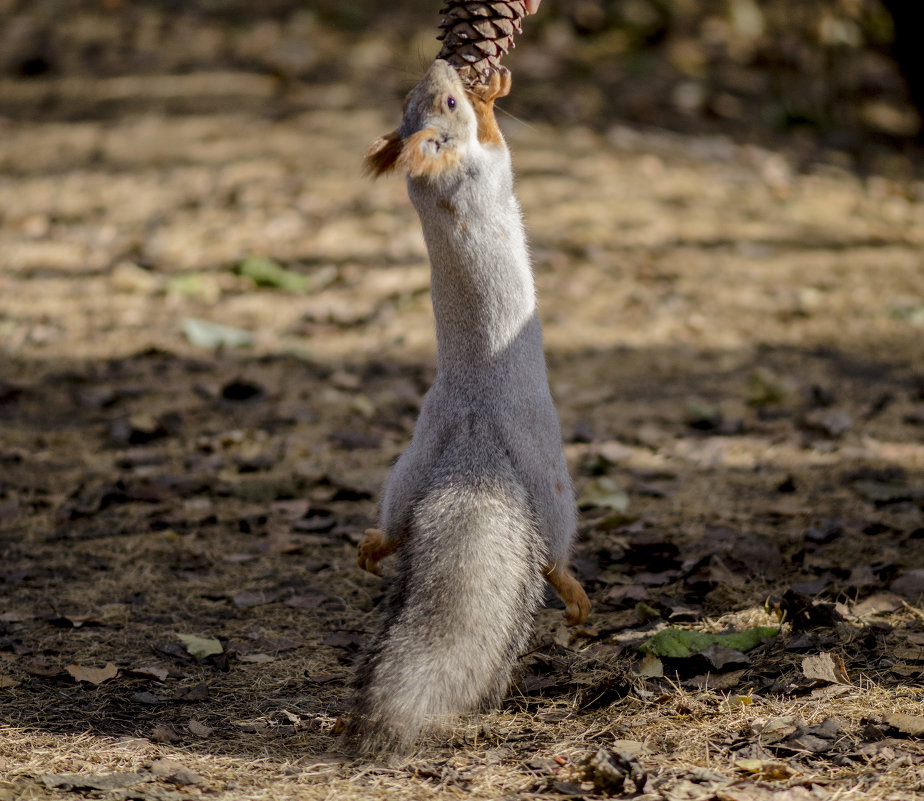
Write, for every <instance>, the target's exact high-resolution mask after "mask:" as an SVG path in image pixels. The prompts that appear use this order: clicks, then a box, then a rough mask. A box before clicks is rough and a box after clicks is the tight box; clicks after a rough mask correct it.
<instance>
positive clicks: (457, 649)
mask: <svg viewBox="0 0 924 801" xmlns="http://www.w3.org/2000/svg"><path fill="white" fill-rule="evenodd" d="M510 84H511V79H510V73H509V71H508V70H506V69H504V68H501V69H500V70H497V71H495V72H493V73H492V74H491V75H490V78H489V79H488V80H487V82H486V83H484V84H479V85H476V86H474V87H469V88H466V87H464V86H463V84H462V82H461V80H460V78H459V76H458V75H457V74H456V71H455V70H454V69H453V68H452V67H451V66H450V65H449V63H447V62H446V61H442V60H437V61H435V62H434V63H433V65H432V66H431V67H430V68H429V69H428V70H427V72H426V74H425V75H424V76H423V78H422V79H421V80H420V82H419V83H418V84H417V85H416V86H415V87H414V88H413V89H412V90H411V92H410V94H409V95H408V97H407V99H406V101H405V104H404V113H403V120H402V122H401V125H400V126H399V127H398V128H397V129H396V130H395V131H392V132H391V133H389V134H387V135H385V136H384V137H381V138H379V139H378V140H376V141H375V142H374V143H373V144H372V146H371V147H370V148H369V150H368V151H367V153H366V156H365V166H366V170H367V171H368V172H369V173H371V174H372V176H374V177H377V176H380V175H383V174H385V173H388V172H390V171H392V170H402V171H404V172H406V173H407V186H408V192H409V195H410V198H411V201H412V203H413V205H414V207H415V209H416V211H417V214H418V216H419V217H420V221H421V224H422V227H423V233H424V239H425V240H426V245H427V250H428V253H429V257H430V266H431V296H432V301H433V311H434V317H435V320H436V334H437V373H436V378H435V380H434V383H433V385H432V387H431V388H430V390H429V391H428V392H427V394H426V397H425V399H424V402H423V405H422V408H421V411H420V416H419V418H418V420H417V423H416V425H415V427H414V433H413V436H412V440H411V443H410V445H409V446H408V448H407V450H405V451H404V453H403V454H402V455H401V457H400V458H399V459H398V461H397V462H396V464H395V465H394V467H393V469H392V471H391V473H390V474H389V477H388V479H387V481H386V483H385V487H384V491H383V496H382V499H381V508H380V513H379V517H380V521H379V524H380V526H381V527H380V528H378V529H369V530H367V531H366V536H365V539H364V540H363V541H362V542H361V543H360V546H359V556H358V561H359V566H360V567H361V568H363V569H365V570H367V571H369V572H371V573H374V574H376V575H378V573H379V569H378V563H379V560H381V559H383V558H384V557H386V556H388V555H389V554H392V553H395V552H397V554H398V566H397V575H396V577H395V579H394V580H393V582H392V584H391V587H390V589H389V592H388V594H387V596H386V600H385V602H384V610H385V614H384V616H383V621H382V625H381V629H380V630H379V632H378V634H377V635H376V637H375V639H374V640H373V641H372V644H371V646H370V647H369V648H368V650H367V652H366V653H365V654H364V656H362V657H361V659H360V662H359V667H358V669H357V672H356V678H355V680H354V692H355V699H354V705H353V713H352V715H351V717H350V722H349V723H348V724H347V727H346V735H347V740H348V741H350V742H351V743H352V747H353V748H355V749H357V750H359V751H360V752H362V753H381V752H385V751H393V752H401V751H405V752H406V751H408V750H410V749H411V748H412V747H413V746H414V745H415V744H416V742H417V740H418V739H419V737H420V736H421V735H422V734H424V733H428V732H431V731H433V730H435V729H437V728H440V727H442V726H445V725H446V723H447V722H448V721H450V720H451V719H453V718H454V717H456V716H458V715H460V714H464V713H469V712H475V711H478V710H479V709H482V708H485V707H488V706H491V705H495V704H496V703H497V702H498V701H499V700H500V698H501V697H502V695H503V693H504V692H505V691H506V689H507V686H508V683H509V681H510V674H511V670H512V668H513V666H514V664H515V662H516V659H517V658H518V657H519V656H520V654H521V653H522V652H523V651H524V650H525V649H526V646H527V644H528V641H529V637H530V636H531V631H532V623H533V617H534V614H535V612H536V610H537V608H538V607H539V605H540V603H541V601H542V598H543V594H544V585H545V582H548V583H549V584H551V586H552V587H554V588H555V590H556V591H557V592H558V594H559V595H560V597H561V598H562V600H563V601H564V603H565V607H566V617H567V621H568V623H569V624H571V625H578V624H580V623H581V622H583V621H584V619H585V618H586V617H587V614H588V612H589V610H590V601H589V600H588V598H587V595H586V593H585V592H584V589H583V588H582V587H581V585H580V583H579V582H578V581H577V579H575V578H574V576H573V575H572V574H571V573H570V572H569V570H568V561H569V556H570V551H571V545H572V541H573V539H574V536H575V530H576V526H577V504H576V501H575V496H574V490H573V486H572V483H571V479H570V477H569V475H568V468H567V465H566V462H565V457H564V453H563V451H562V444H561V429H560V425H559V421H558V415H557V413H556V410H555V406H554V404H553V401H552V396H551V392H550V390H549V384H548V378H547V376H546V365H545V357H544V354H543V348H542V330H541V328H540V324H539V319H538V317H537V315H536V299H535V289H534V286H533V275H532V267H531V264H530V258H529V253H528V250H527V245H526V237H525V233H524V229H523V223H522V219H521V213H520V207H519V203H518V201H517V199H516V196H515V194H514V189H513V171H512V167H511V161H510V152H509V150H508V149H507V146H506V143H505V142H504V138H503V136H502V135H501V132H500V128H499V127H498V125H497V121H496V119H495V116H494V100H495V99H496V98H498V97H503V96H504V95H506V94H508V93H509V91H510Z"/></svg>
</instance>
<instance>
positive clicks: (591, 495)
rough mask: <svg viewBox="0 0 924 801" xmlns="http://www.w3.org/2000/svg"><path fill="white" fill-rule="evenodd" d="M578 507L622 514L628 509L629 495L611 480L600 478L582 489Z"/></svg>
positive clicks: (605, 477) (604, 477) (606, 477)
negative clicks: (608, 510) (610, 510)
mask: <svg viewBox="0 0 924 801" xmlns="http://www.w3.org/2000/svg"><path fill="white" fill-rule="evenodd" d="M578 506H579V507H580V508H581V509H591V508H598V509H613V510H615V511H617V512H624V511H626V509H628V508H629V494H628V493H627V492H626V491H625V489H623V488H622V487H620V486H619V484H617V483H616V482H615V481H614V480H613V479H612V478H609V477H608V476H601V477H600V478H597V479H594V480H593V481H591V482H590V483H588V484H587V485H586V486H585V487H584V489H583V490H582V491H581V494H580V496H579V497H578Z"/></svg>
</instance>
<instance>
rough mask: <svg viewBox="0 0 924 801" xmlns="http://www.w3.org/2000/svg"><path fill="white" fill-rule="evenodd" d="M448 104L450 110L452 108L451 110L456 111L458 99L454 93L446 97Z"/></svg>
mask: <svg viewBox="0 0 924 801" xmlns="http://www.w3.org/2000/svg"><path fill="white" fill-rule="evenodd" d="M446 105H447V106H448V107H449V110H450V111H455V108H456V99H455V98H454V97H453V96H452V95H449V96H448V97H447V98H446Z"/></svg>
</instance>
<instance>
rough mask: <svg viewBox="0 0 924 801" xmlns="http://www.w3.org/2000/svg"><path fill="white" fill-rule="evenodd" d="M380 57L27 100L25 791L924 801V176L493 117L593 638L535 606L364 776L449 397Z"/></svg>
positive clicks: (3, 704) (0, 324)
mask: <svg viewBox="0 0 924 801" xmlns="http://www.w3.org/2000/svg"><path fill="white" fill-rule="evenodd" d="M363 52H365V51H362V52H359V53H358V55H357V56H356V63H359V64H367V72H366V73H365V75H366V83H362V82H356V81H355V80H353V77H351V76H349V75H348V76H346V77H343V76H340V77H339V78H338V79H337V80H330V81H327V82H323V81H318V82H315V83H310V82H307V83H297V84H295V85H293V86H290V87H289V88H288V89H286V90H285V91H282V92H281V91H280V88H279V83H278V81H277V80H275V79H271V78H269V77H267V76H265V75H263V74H259V73H256V72H253V73H242V72H240V71H236V72H234V71H228V70H224V69H215V70H211V71H207V70H195V71H190V72H188V73H184V74H180V73H176V74H173V73H171V74H162V73H157V74H140V73H137V74H131V75H128V76H112V77H105V76H103V77H99V76H97V78H94V79H93V80H92V81H91V80H90V79H85V78H82V77H74V78H67V77H63V78H55V77H53V78H50V79H48V80H41V81H36V80H29V79H26V78H4V79H2V81H0V84H2V86H0V97H3V98H5V100H4V101H3V102H4V103H6V105H5V106H4V107H3V108H4V109H5V114H6V116H4V117H3V118H2V119H0V133H2V135H0V261H2V264H0V557H2V562H0V799H2V800H3V801H6V799H39V798H42V799H44V798H52V799H73V798H75V797H88V798H105V799H151V800H152V801H154V799H193V798H201V797H208V798H215V799H260V798H299V799H331V798H337V799H339V798H386V797H387V798H407V799H425V798H447V797H452V798H462V797H471V798H514V797H515V798H530V799H532V798H535V799H540V798H541V799H553V798H569V797H570V798H577V797H587V798H593V797H600V796H604V795H616V796H619V795H621V794H631V793H632V792H633V791H637V792H638V793H640V795H639V796H638V797H641V798H646V799H649V798H650V799H703V800H705V799H722V801H751V800H752V799H757V800H762V799H777V801H783V800H784V799H797V800H798V799H835V798H836V799H843V800H845V801H850V800H851V799H861V798H888V799H894V801H906V800H907V799H914V798H922V797H924V744H922V740H921V737H922V734H924V725H922V723H924V680H922V670H924V611H922V609H924V605H922V604H924V347H922V342H924V264H922V254H924V182H922V181H921V180H919V179H918V178H916V177H915V176H914V175H913V174H911V175H909V174H908V172H907V171H906V170H903V171H901V174H900V175H889V174H884V173H882V172H873V173H871V174H867V175H865V176H863V177H860V176H858V175H857V174H856V173H854V172H852V171H850V170H848V169H846V168H845V167H841V166H837V165H836V163H835V164H832V163H827V164H822V163H816V164H814V166H809V167H804V165H799V164H796V163H795V162H794V158H793V156H792V153H791V151H790V150H788V149H787V145H786V143H785V142H781V143H780V146H779V147H776V148H774V147H764V146H761V147H758V146H755V145H752V144H743V143H735V141H733V140H731V139H728V138H724V137H718V136H707V135H703V134H696V135H690V134H681V133H668V132H664V131H661V132H652V131H650V130H642V129H639V128H634V127H630V126H627V125H618V124H614V125H609V126H607V127H606V128H605V130H591V129H590V128H583V127H577V126H568V127H555V126H551V125H548V124H544V123H542V122H541V121H538V120H535V119H530V120H520V119H513V118H508V119H505V121H504V129H505V133H506V135H507V137H508V141H509V144H510V146H511V149H512V151H513V153H514V161H515V166H516V170H517V174H518V181H519V183H518V188H519V195H520V198H521V201H522V205H523V209H524V214H525V218H526V222H527V227H528V230H529V234H530V239H531V245H532V250H533V255H534V262H535V272H536V280H537V287H538V293H539V298H540V314H541V318H542V321H543V324H544V328H545V336H546V344H547V354H548V365H549V374H550V381H551V384H552V389H553V393H554V395H555V397H556V400H557V403H558V407H559V411H560V415H561V419H562V424H563V430H564V432H565V440H566V445H565V449H566V454H567V456H568V459H569V463H570V465H571V469H572V475H573V476H574V480H575V484H576V486H577V489H578V492H579V493H580V494H581V497H582V506H583V513H582V515H583V516H582V526H581V530H582V538H581V541H580V543H579V545H578V547H577V549H576V553H575V560H574V561H575V568H576V572H577V573H578V574H579V576H580V577H581V580H582V581H583V583H584V584H585V586H586V587H587V589H588V592H589V594H590V596H591V600H592V601H593V603H594V610H593V612H592V615H591V618H590V619H589V620H588V624H587V626H586V627H585V628H583V629H580V630H578V631H573V630H572V631H569V630H568V629H567V628H566V627H565V626H564V623H563V621H562V610H561V608H560V605H559V604H558V603H557V601H554V600H553V599H552V598H551V597H550V598H549V607H548V608H547V609H544V610H543V611H542V612H541V613H540V614H539V616H538V618H537V623H536V631H535V638H534V648H533V650H532V651H531V652H530V653H529V654H527V655H525V656H524V657H523V659H522V660H521V662H522V664H521V670H520V676H519V678H518V683H517V684H516V685H515V686H514V687H513V688H511V691H510V693H509V695H508V698H507V699H506V700H505V702H504V705H503V708H502V709H500V710H496V711H493V712H491V713H489V714H485V715H483V716H481V717H479V718H478V719H477V720H474V721H463V722H461V723H460V725H459V727H458V729H457V730H455V731H454V732H452V733H451V734H450V735H447V736H446V737H443V738H437V739H433V740H432V741H428V742H425V743H424V744H422V746H421V749H420V750H419V752H417V753H416V754H415V755H414V756H413V757H411V758H410V759H409V760H407V761H403V762H397V763H395V764H377V765H369V764H359V763H355V762H352V761H350V760H349V759H348V758H346V757H345V756H343V755H342V754H340V753H339V752H338V750H337V747H338V744H337V738H336V737H335V736H334V734H333V729H334V726H335V723H336V721H337V718H338V717H339V716H340V714H341V713H342V712H343V711H344V709H345V706H346V702H347V682H348V680H349V675H350V670H351V665H352V663H353V660H354V658H355V656H356V654H357V652H358V651H359V649H360V648H361V647H362V645H363V643H364V642H365V641H366V640H367V638H368V636H369V634H370V632H371V631H372V629H373V626H374V620H375V612H374V607H375V604H376V602H377V601H378V600H379V599H380V598H381V596H382V592H383V586H384V585H383V582H382V580H380V579H377V578H374V577H372V576H369V575H366V574H364V573H362V572H361V571H360V570H359V569H358V568H357V567H356V565H355V548H356V543H357V542H358V540H359V538H360V536H361V533H362V531H363V530H364V529H365V528H366V527H368V526H370V525H372V524H373V523H374V521H375V509H376V498H377V493H378V488H379V487H380V485H381V482H382V481H383V479H384V476H385V475H386V473H387V470H388V466H389V464H390V463H391V462H392V460H393V459H394V458H395V457H396V456H397V455H398V454H399V453H400V452H401V450H402V449H403V447H404V446H405V445H406V444H407V442H408V439H409V436H410V432H411V429H412V427H413V423H414V420H415V417H416V413H417V411H418V409H419V407H420V403H421V400H422V397H423V393H424V392H425V391H426V388H427V386H428V385H429V383H430V381H431V379H432V377H433V372H434V358H433V352H434V340H433V326H432V319H431V310H430V305H429V297H428V265H427V260H426V253H425V250H424V246H423V241H422V237H421V235H420V231H419V225H418V222H417V219H416V217H415V215H414V213H413V210H412V209H411V207H410V205H409V202H408V200H407V197H406V193H405V189H404V186H403V183H402V182H401V181H400V180H398V179H393V180H383V181H379V182H377V183H370V182H368V181H366V180H364V179H362V178H361V177H360V170H359V158H360V155H361V154H362V152H363V150H364V148H365V147H366V145H367V144H368V143H369V142H370V141H372V140H373V139H374V138H375V137H376V136H377V135H379V134H381V133H383V132H385V131H386V130H389V129H390V128H391V127H393V126H394V123H395V121H396V116H397V114H398V113H399V108H400V105H399V103H398V102H397V101H396V99H395V97H394V96H393V93H389V94H388V97H382V98H378V102H370V92H369V85H370V84H369V80H368V79H369V70H371V69H372V66H373V65H374V64H375V63H376V58H377V57H378V56H377V55H376V54H375V53H373V54H371V55H370V54H368V53H367V55H366V58H367V61H363ZM341 78H342V79H341ZM408 80H410V78H409V79H408ZM514 92H516V88H515V89H514ZM23 109H35V110H36V113H35V114H30V113H26V112H24V111H23ZM49 109H50V110H49ZM81 109H82V111H79V110H81ZM835 161H836V160H835ZM253 257H262V258H264V259H270V260H272V263H273V264H275V265H281V266H283V267H285V268H286V269H288V270H290V271H292V272H294V273H297V274H298V275H299V276H302V279H301V282H300V283H299V284H298V285H297V286H294V287H292V288H290V289H284V288H281V287H280V286H278V282H274V281H268V282H265V283H268V284H269V285H261V286H257V285H256V284H255V281H254V280H253V278H251V277H248V275H247V272H248V269H247V267H246V266H245V265H242V260H245V259H247V258H253ZM214 323H217V324H220V325H222V326H227V327H228V328H226V329H215V328H210V327H208V324H214ZM386 580H387V579H386ZM781 619H782V620H783V626H782V629H781V631H780V633H779V634H778V635H777V636H774V637H770V638H767V639H765V640H764V641H763V643H762V644H760V645H758V646H757V647H756V648H754V649H752V650H748V652H747V653H746V654H745V653H742V652H741V651H740V650H736V649H731V650H729V649H725V651H723V652H722V653H717V652H716V651H715V650H713V651H712V652H708V653H706V654H705V655H704V654H697V655H695V656H693V657H688V658H668V657H664V658H663V659H661V660H658V659H656V658H655V657H653V656H649V657H646V658H645V659H642V656H641V654H640V652H639V651H638V647H639V646H640V645H642V644H643V643H644V642H645V641H646V640H647V639H648V638H649V637H651V636H652V635H654V634H655V633H657V632H658V631H659V630H662V629H664V628H666V627H679V628H683V629H687V630H695V631H701V632H708V633H720V632H726V631H731V630H734V631H743V630H749V629H753V628H754V627H755V626H776V625H779V622H780V620H781ZM726 651H727V652H726ZM806 660H808V662H806ZM813 664H814V665H818V664H821V665H823V666H825V665H826V666H827V667H826V668H823V669H821V670H820V671H819V669H817V667H816V669H814V670H813V669H812V667H811V665H813ZM598 750H602V751H603V752H604V755H606V754H609V755H610V756H609V757H604V759H606V758H608V759H609V760H610V764H616V766H617V767H616V768H614V769H613V770H615V774H614V773H613V771H612V770H611V771H610V772H609V773H608V772H607V771H606V770H601V769H597V768H594V767H592V766H589V765H588V760H589V759H590V758H592V757H593V756H594V755H595V754H596V753H597V752H598ZM614 754H615V756H613V755H614ZM598 761H599V760H598ZM595 764H596V763H595ZM620 766H621V767H620ZM614 775H615V777H616V778H613V776H614ZM620 777H622V778H620ZM626 777H628V778H626ZM633 777H634V778H633ZM623 780H624V781H625V784H621V783H620V782H621V781H623Z"/></svg>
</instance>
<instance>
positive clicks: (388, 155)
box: [363, 131, 404, 178]
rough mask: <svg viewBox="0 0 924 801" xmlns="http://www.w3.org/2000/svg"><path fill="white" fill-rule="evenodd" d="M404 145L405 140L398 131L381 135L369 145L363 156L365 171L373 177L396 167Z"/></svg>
mask: <svg viewBox="0 0 924 801" xmlns="http://www.w3.org/2000/svg"><path fill="white" fill-rule="evenodd" d="M403 147H404V142H403V141H402V139H401V137H400V136H398V132H397V131H392V132H391V133H387V134H385V136H380V137H379V138H378V139H376V140H375V141H374V142H373V143H372V144H371V145H369V149H368V150H367V151H366V155H365V156H364V157H363V172H364V173H365V174H366V175H371V176H372V177H373V178H378V177H379V176H380V175H384V174H385V173H387V172H391V171H392V170H393V169H394V168H395V164H396V163H397V161H398V157H399V156H400V155H401V150H402V148H403Z"/></svg>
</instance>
